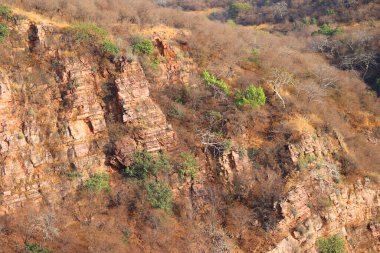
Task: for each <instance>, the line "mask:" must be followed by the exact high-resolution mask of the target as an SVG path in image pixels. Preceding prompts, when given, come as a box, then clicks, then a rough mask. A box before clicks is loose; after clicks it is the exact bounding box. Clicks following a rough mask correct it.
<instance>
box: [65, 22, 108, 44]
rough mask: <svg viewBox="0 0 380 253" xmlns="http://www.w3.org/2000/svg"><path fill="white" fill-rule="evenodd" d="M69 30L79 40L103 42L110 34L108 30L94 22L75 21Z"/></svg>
mask: <svg viewBox="0 0 380 253" xmlns="http://www.w3.org/2000/svg"><path fill="white" fill-rule="evenodd" d="M68 32H69V34H71V35H72V36H74V38H75V40H76V41H78V42H82V41H86V42H102V41H105V40H106V38H107V36H108V33H107V31H106V30H104V29H103V28H101V27H99V26H98V25H97V24H95V23H92V22H79V23H75V24H73V25H72V26H71V27H70V28H69V29H68Z"/></svg>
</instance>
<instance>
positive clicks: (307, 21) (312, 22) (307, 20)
mask: <svg viewBox="0 0 380 253" xmlns="http://www.w3.org/2000/svg"><path fill="white" fill-rule="evenodd" d="M303 23H304V24H305V25H316V24H317V23H318V20H317V19H316V18H314V17H313V18H305V19H304V20H303Z"/></svg>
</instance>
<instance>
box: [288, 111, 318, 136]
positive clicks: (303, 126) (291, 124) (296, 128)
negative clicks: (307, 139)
mask: <svg viewBox="0 0 380 253" xmlns="http://www.w3.org/2000/svg"><path fill="white" fill-rule="evenodd" d="M284 127H285V129H286V130H287V131H288V132H290V133H292V134H313V133H314V132H315V128H314V127H313V126H312V125H311V124H310V121H309V119H307V118H306V117H305V116H302V115H299V114H296V115H295V116H293V117H292V118H290V119H289V120H288V121H286V122H285V123H284Z"/></svg>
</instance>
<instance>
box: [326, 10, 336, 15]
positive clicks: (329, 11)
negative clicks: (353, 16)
mask: <svg viewBox="0 0 380 253" xmlns="http://www.w3.org/2000/svg"><path fill="white" fill-rule="evenodd" d="M335 14H336V12H335V10H333V9H327V10H326V15H328V16H332V15H335Z"/></svg>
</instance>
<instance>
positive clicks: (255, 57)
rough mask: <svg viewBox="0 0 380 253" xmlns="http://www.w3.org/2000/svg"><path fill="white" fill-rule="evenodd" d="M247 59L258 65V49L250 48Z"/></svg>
mask: <svg viewBox="0 0 380 253" xmlns="http://www.w3.org/2000/svg"><path fill="white" fill-rule="evenodd" d="M248 61H249V62H251V63H254V64H256V65H260V52H259V50H258V49H256V48H254V49H252V51H251V55H250V56H249V57H248Z"/></svg>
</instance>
